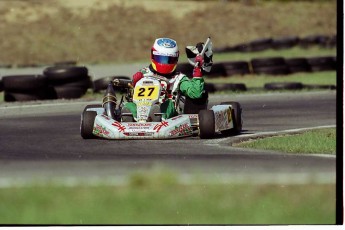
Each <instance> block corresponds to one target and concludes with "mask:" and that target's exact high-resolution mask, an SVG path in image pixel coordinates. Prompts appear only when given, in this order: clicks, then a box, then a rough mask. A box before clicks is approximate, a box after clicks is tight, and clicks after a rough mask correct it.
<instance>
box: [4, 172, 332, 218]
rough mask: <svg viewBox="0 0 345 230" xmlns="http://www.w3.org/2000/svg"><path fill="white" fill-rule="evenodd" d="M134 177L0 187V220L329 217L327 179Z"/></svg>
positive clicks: (328, 186) (330, 215)
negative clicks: (251, 181) (121, 182)
mask: <svg viewBox="0 0 345 230" xmlns="http://www.w3.org/2000/svg"><path fill="white" fill-rule="evenodd" d="M134 181H135V180H134ZM143 181H144V182H143ZM137 182H138V181H136V182H134V183H130V184H129V186H124V187H117V186H98V187H88V186H79V187H73V188H71V187H63V186H44V187H40V186H33V187H24V188H2V189H0V197H1V205H0V224H6V225H7V224H48V225H51V224H53V225H59V224H63V225H65V224H67V225H69V224H76V225H83V224H86V225H93V224H97V225H98V224H110V225H137V224H139V225H156V224H158V225H166V224H168V225H177V224H182V225H188V224H205V225H213V224H216V225H218V224H229V225H235V224H236V225H237V224H245V225H251V224H255V225H257V224H264V225H267V224H270V225H271V224H283V225H286V224H313V225H314V224H334V223H335V216H336V214H335V204H336V202H335V186H334V185H333V184H322V185H321V184H318V185H317V184H307V185H268V184H266V185H248V184H243V185H242V184H219V185H212V186H211V185H207V184H204V185H202V184H200V185H179V184H171V183H170V184H165V183H160V182H159V181H158V182H157V181H156V180H154V181H153V180H151V179H150V178H148V177H146V179H144V180H141V182H140V183H137Z"/></svg>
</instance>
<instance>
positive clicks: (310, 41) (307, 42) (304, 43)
mask: <svg viewBox="0 0 345 230" xmlns="http://www.w3.org/2000/svg"><path fill="white" fill-rule="evenodd" d="M319 40H320V35H310V36H307V37H304V38H300V40H299V45H300V46H301V47H302V48H308V47H310V46H314V45H318V44H319Z"/></svg>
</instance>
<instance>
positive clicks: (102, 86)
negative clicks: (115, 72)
mask: <svg viewBox="0 0 345 230" xmlns="http://www.w3.org/2000/svg"><path fill="white" fill-rule="evenodd" d="M114 79H125V80H131V78H130V77H128V76H110V77H103V78H100V79H97V80H95V81H93V91H94V92H99V91H102V90H106V89H107V87H108V84H109V83H110V82H111V81H113V80H114ZM114 89H115V90H116V89H117V88H116V87H114Z"/></svg>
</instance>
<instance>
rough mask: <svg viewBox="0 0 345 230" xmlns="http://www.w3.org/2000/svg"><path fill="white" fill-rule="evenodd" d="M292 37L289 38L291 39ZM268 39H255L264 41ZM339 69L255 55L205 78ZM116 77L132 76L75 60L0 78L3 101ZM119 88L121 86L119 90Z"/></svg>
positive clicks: (68, 94)
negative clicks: (96, 74)
mask: <svg viewBox="0 0 345 230" xmlns="http://www.w3.org/2000/svg"><path fill="white" fill-rule="evenodd" d="M292 40H293V38H290V41H292ZM264 42H268V41H264V40H261V41H256V42H255V44H256V45H257V44H262V43H264ZM336 69H337V58H336V57H335V56H323V57H308V58H306V57H295V58H283V57H270V58H253V59H251V60H250V61H229V62H220V63H214V64H213V66H212V69H211V72H210V73H204V75H205V78H206V79H207V78H215V77H231V76H240V75H245V74H254V75H258V76H259V75H262V74H268V75H287V74H292V73H297V72H316V71H333V70H336ZM177 70H178V71H181V72H183V73H185V74H186V75H187V76H192V70H193V67H192V66H191V65H190V64H189V63H180V64H178V66H177ZM115 78H119V79H131V78H130V77H128V76H109V77H104V78H101V79H98V80H95V81H92V80H91V78H90V76H89V75H88V69H87V68H86V67H84V66H76V65H75V63H74V62H61V63H56V65H55V66H51V67H46V68H45V69H44V70H43V73H42V74H39V75H30V74H28V75H11V76H2V78H0V92H2V91H4V101H6V102H12V101H29V100H47V99H74V98H80V97H82V96H83V95H84V94H85V93H86V92H87V90H88V89H92V90H93V92H100V91H102V90H105V89H106V88H107V86H108V84H109V82H110V81H112V80H114V79H115ZM205 88H206V90H207V91H208V92H210V93H212V92H216V91H246V90H247V88H246V86H245V85H244V84H240V83H237V84H211V83H206V84H205ZM264 88H265V89H267V90H278V89H279V90H280V89H284V90H289V89H302V88H306V89H316V88H317V89H336V86H333V85H326V86H320V85H302V86H301V84H300V83H299V84H296V83H294V82H293V83H287V84H286V83H285V84H281V83H280V84H278V83H275V84H271V83H268V84H266V85H265V86H264ZM115 90H116V89H115ZM118 90H120V89H118Z"/></svg>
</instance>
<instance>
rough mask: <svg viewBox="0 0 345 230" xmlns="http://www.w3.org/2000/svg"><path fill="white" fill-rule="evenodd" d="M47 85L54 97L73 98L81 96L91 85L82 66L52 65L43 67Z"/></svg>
mask: <svg viewBox="0 0 345 230" xmlns="http://www.w3.org/2000/svg"><path fill="white" fill-rule="evenodd" d="M43 74H44V76H46V78H47V81H48V84H49V87H52V88H53V89H54V92H55V94H56V99H74V98H80V97H81V96H83V95H84V94H85V93H86V91H87V89H88V88H90V87H91V86H92V81H91V78H90V76H89V75H88V69H87V68H86V67H84V66H63V65H62V66H52V67H48V68H46V69H44V71H43Z"/></svg>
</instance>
